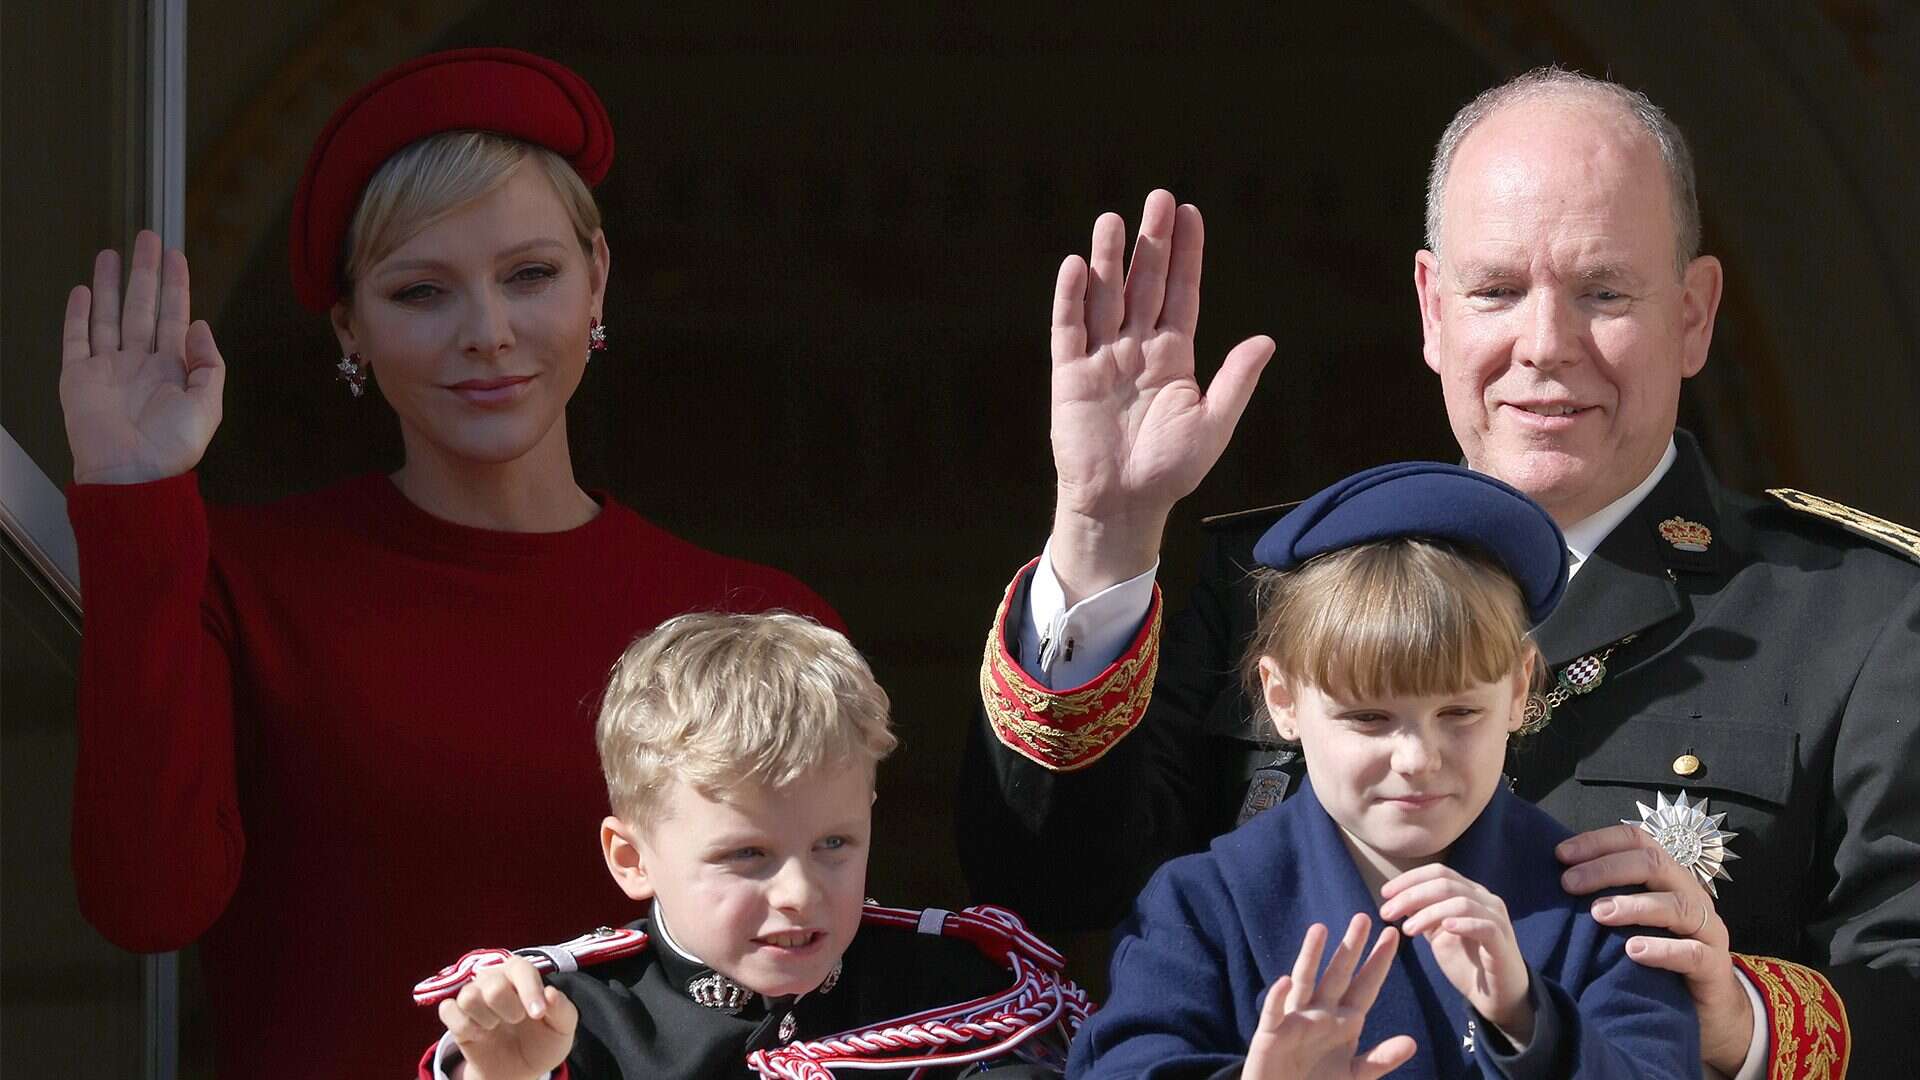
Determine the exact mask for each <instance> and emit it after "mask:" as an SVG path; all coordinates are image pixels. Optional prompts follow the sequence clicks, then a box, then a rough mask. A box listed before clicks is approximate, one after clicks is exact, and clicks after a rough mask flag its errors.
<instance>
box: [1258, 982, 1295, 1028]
mask: <svg viewBox="0 0 1920 1080" xmlns="http://www.w3.org/2000/svg"><path fill="white" fill-rule="evenodd" d="M1292 990H1293V976H1291V975H1282V976H1280V978H1279V979H1278V980H1276V981H1275V982H1274V984H1273V985H1272V986H1271V987H1269V988H1268V990H1267V1000H1266V1003H1265V1004H1263V1005H1261V1006H1260V1030H1261V1031H1263V1032H1266V1033H1267V1034H1269V1035H1270V1034H1272V1033H1274V1032H1275V1031H1278V1030H1279V1029H1280V1023H1281V1021H1283V1020H1285V1019H1286V1018H1287V994H1288V993H1289V992H1291V991H1292Z"/></svg>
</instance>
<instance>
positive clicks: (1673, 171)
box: [1427, 67, 1700, 277]
mask: <svg viewBox="0 0 1920 1080" xmlns="http://www.w3.org/2000/svg"><path fill="white" fill-rule="evenodd" d="M1549 98H1562V99H1565V98H1584V99H1586V100H1589V101H1593V100H1598V101H1600V102H1602V103H1605V104H1609V105H1612V106H1614V107H1615V108H1618V109H1619V110H1620V112H1621V114H1622V116H1624V117H1628V118H1631V119H1632V121H1633V122H1634V123H1636V124H1638V125H1639V126H1640V128H1641V129H1642V130H1644V131H1645V132H1646V133H1647V135H1648V136H1650V137H1651V138H1652V139H1653V142H1654V145H1655V146H1656V147H1657V148H1658V149H1659V151H1660V162H1661V164H1662V165H1664V166H1665V167H1666V171H1667V186H1668V189H1669V191H1670V193H1671V196H1672V197H1671V199H1670V201H1671V202H1672V204H1673V218H1674V221H1673V226H1674V254H1675V267H1676V269H1677V270H1678V271H1679V273H1680V274H1681V276H1683V277H1684V276H1685V274H1686V271H1687V264H1688V263H1691V262H1692V261H1693V258H1694V256H1696V255H1698V254H1699V253H1700V200H1699V196H1698V195H1697V194H1696V189H1695V184H1694V176H1693V151H1691V150H1689V149H1688V148H1687V139H1686V136H1684V135H1682V134H1680V129H1679V128H1678V127H1676V126H1675V125H1674V122H1673V121H1672V120H1671V119H1669V118H1668V117H1667V114H1666V112H1665V111H1663V110H1662V109H1661V108H1660V106H1658V105H1655V104H1654V103H1653V101H1652V99H1650V98H1648V97H1647V95H1645V94H1643V93H1641V92H1640V91H1638V90H1629V89H1627V88H1626V87H1624V86H1621V85H1620V84H1619V83H1616V82H1612V81H1609V80H1607V79H1596V78H1594V77H1592V76H1591V75H1582V74H1580V73H1579V72H1576V71H1567V70H1565V69H1564V68H1558V67H1541V68H1534V69H1533V70H1532V71H1529V72H1527V73H1526V74H1524V75H1519V76H1516V77H1515V78H1513V79H1511V80H1509V81H1508V82H1505V83H1502V84H1501V85H1499V86H1496V87H1494V88H1493V89H1491V90H1487V91H1485V92H1483V93H1482V94H1481V95H1480V96H1479V97H1477V98H1474V99H1473V100H1472V101H1470V102H1468V103H1467V105H1466V107H1465V108H1463V109H1461V110H1460V111H1459V112H1457V113H1455V114H1454V116H1453V122H1452V123H1450V124H1448V125H1447V130H1446V131H1444V132H1442V133H1441V135H1440V145H1439V146H1438V147H1436V148H1435V149H1434V152H1433V167H1432V168H1431V169H1430V170H1429V171H1428V173H1427V248H1428V250H1430V251H1432V252H1433V253H1434V254H1436V255H1439V254H1441V248H1440V245H1441V243H1442V242H1443V240H1444V237H1443V236H1442V231H1441V210H1442V208H1443V207H1444V206H1445V205H1446V201H1447V198H1446V197H1447V176H1448V173H1449V172H1451V170H1452V169H1453V159H1454V156H1455V155H1456V154H1458V153H1459V152H1460V144H1461V143H1463V142H1465V141H1466V139H1467V135H1468V134H1470V133H1471V132H1472V131H1473V129H1474V128H1475V127H1477V126H1479V124H1480V121H1482V120H1485V119H1486V118H1487V117H1489V116H1492V115H1493V114H1494V113H1496V112H1499V111H1500V110H1501V109H1504V108H1506V107H1507V106H1509V105H1518V104H1521V103H1522V102H1527V101H1538V100H1541V99H1549Z"/></svg>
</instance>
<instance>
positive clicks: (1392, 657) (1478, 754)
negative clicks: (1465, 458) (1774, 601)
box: [1069, 462, 1700, 1078]
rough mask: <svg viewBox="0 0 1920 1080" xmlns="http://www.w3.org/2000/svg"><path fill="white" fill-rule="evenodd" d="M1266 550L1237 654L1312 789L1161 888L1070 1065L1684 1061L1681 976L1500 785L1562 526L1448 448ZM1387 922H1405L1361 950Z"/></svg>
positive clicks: (1431, 1071)
mask: <svg viewBox="0 0 1920 1080" xmlns="http://www.w3.org/2000/svg"><path fill="white" fill-rule="evenodd" d="M1255 558H1256V559H1257V560H1258V561H1259V562H1260V563H1261V564H1262V565H1263V566H1265V567H1268V568H1269V569H1268V570H1267V571H1263V572H1262V573H1263V574H1264V575H1266V578H1267V580H1266V581H1265V582H1264V583H1263V584H1264V588H1263V590H1262V594H1261V616H1260V623H1259V630H1258V632H1257V633H1256V635H1255V637H1254V640H1253V642H1252V643H1251V646H1250V649H1249V653H1248V657H1247V663H1246V666H1245V673H1246V675H1247V677H1248V679H1249V680H1250V681H1251V682H1252V684H1253V685H1255V686H1257V688H1258V689H1259V691H1260V693H1261V696H1262V697H1263V698H1264V699H1265V701H1266V703H1267V708H1268V712H1269V714H1270V716H1271V718H1272V720H1273V724H1274V727H1275V729H1276V730H1277V732H1278V733H1279V735H1280V737H1281V738H1283V739H1285V740H1287V741H1289V742H1297V743H1298V744H1299V745H1300V746H1301V748H1302V751H1303V753H1304V755H1305V757H1306V762H1307V780H1306V783H1305V785H1304V786H1303V787H1302V789H1301V790H1300V792H1299V793H1298V794H1296V795H1294V796H1293V797H1292V798H1289V799H1287V800H1286V801H1285V802H1283V803H1281V804H1280V805H1279V806H1278V807H1276V808H1274V809H1272V810H1268V811H1266V812H1264V813H1261V814H1259V815H1257V816H1255V817H1254V818H1253V819H1252V820H1250V821H1248V822H1247V824H1246V825H1244V826H1243V827H1241V828H1240V829H1239V830H1237V831H1235V832H1233V833H1230V834H1228V835H1227V836H1224V837H1221V838H1220V839H1219V840H1217V841H1215V842H1214V844H1213V846H1212V849H1211V850H1210V851H1207V852H1204V853H1201V854H1196V855H1190V856H1187V857H1184V858H1181V859H1176V860H1174V861H1173V862H1171V863H1169V864H1167V865H1166V866H1165V867H1163V868H1162V869H1161V870H1160V872H1159V873H1158V874H1156V875H1155V877H1154V879H1153V880H1152V881H1151V882H1149V883H1148V885H1147V887H1146V889H1145V891H1144V892H1142V894H1141V896H1140V899H1139V901H1138V902H1137V904H1136V905H1135V909H1134V914H1133V916H1132V917H1131V918H1130V919H1129V920H1128V922H1127V923H1126V924H1125V925H1123V926H1122V927H1121V930H1120V934H1119V937H1118V940H1117V942H1116V947H1115V950H1114V956H1113V990H1112V999H1111V1000H1110V1001H1109V1002H1108V1004H1107V1006H1106V1008H1104V1009H1103V1010H1102V1011H1100V1012H1099V1013H1097V1014H1096V1015H1095V1016H1094V1018H1093V1019H1092V1020H1091V1021H1090V1022H1089V1023H1088V1024H1087V1026H1086V1028H1085V1029H1084V1030H1083V1031H1082V1033H1081V1037H1080V1039H1079V1040H1078V1041H1077V1042H1076V1043H1075V1045H1074V1052H1073V1058H1072V1062H1071V1064H1070V1066H1069V1075H1074V1076H1121V1075H1126V1076H1132V1075H1156V1076H1169V1075H1180V1076H1206V1075H1215V1074H1237V1075H1242V1076H1246V1077H1249V1078H1252V1077H1276V1078H1277V1077H1307V1076H1312V1077H1334V1076H1338V1077H1348V1076H1353V1077H1364V1078H1372V1077H1378V1076H1381V1075H1384V1074H1385V1073H1387V1072H1388V1071H1390V1070H1392V1069H1395V1068H1397V1067H1399V1066H1400V1065H1402V1064H1405V1063H1407V1062H1412V1063H1413V1066H1412V1068H1411V1069H1409V1070H1408V1071H1407V1073H1406V1074H1405V1075H1425V1076H1448V1077H1451V1076H1472V1075H1489V1076H1503V1077H1556V1078H1558V1077H1572V1076H1581V1077H1615V1076H1618V1077H1627V1076H1632V1077H1681V1076H1687V1077H1697V1076H1698V1075H1699V1072H1700V1066H1699V1061H1700V1056H1699V1049H1698V1042H1699V1031H1698V1023H1697V1020H1696V1018H1695V1016H1694V1013H1693V1006H1692V1004H1691V1000H1690V999H1689V997H1688V996H1687V992H1686V989H1685V987H1684V985H1683V984H1682V982H1681V980H1680V979H1679V978H1678V977H1677V976H1674V975H1672V974H1669V973H1666V972H1661V971H1656V970H1652V969H1649V968H1646V967H1644V966H1641V965H1639V964H1636V963H1634V962H1632V961H1631V960H1630V959H1628V957H1627V955H1626V952H1625V945H1626V940H1627V937H1626V935H1624V934H1621V933H1618V932H1616V931H1613V930H1610V929H1608V928H1606V927H1603V926H1601V925H1599V924H1598V923H1596V922H1594V920H1593V919H1592V918H1591V916H1590V915H1589V914H1588V903H1589V901H1588V899H1587V898H1576V897H1571V896H1568V895H1566V894H1565V893H1564V892H1563V891H1562V889H1561V887H1560V880H1559V874H1560V867H1559V863H1558V862H1557V860H1555V858H1554V856H1553V847H1554V845H1555V844H1556V843H1558V842H1559V841H1560V840H1562V839H1564V838H1566V837H1567V836H1568V835H1570V834H1569V832H1568V831H1567V830H1566V829H1565V828H1563V827H1562V826H1560V825H1559V824H1558V823H1557V822H1555V821H1553V820H1552V819H1551V818H1549V817H1548V816H1547V815H1546V814H1545V813H1543V812H1542V811H1540V810H1538V809H1536V808H1534V807H1533V806H1531V805H1529V804H1527V803H1524V802H1522V801H1521V800H1519V799H1518V798H1516V797H1514V796H1513V795H1511V794H1510V793H1509V792H1508V791H1507V790H1506V787H1505V786H1504V785H1503V784H1502V783H1501V776H1500V770H1501V764H1502V762H1503V760H1504V758H1505V754H1506V747H1507V739H1508V736H1509V734H1511V733H1513V732H1515V731H1518V730H1519V729H1520V728H1521V726H1522V723H1523V718H1524V715H1525V711H1526V702H1527V698H1528V692H1529V688H1530V686H1531V683H1532V679H1533V674H1534V672H1535V670H1536V668H1537V665H1538V660H1537V656H1536V654H1535V651H1534V647H1533V644H1532V642H1531V641H1530V640H1529V639H1528V637H1527V632H1528V628H1529V626H1531V625H1536V624H1538V623H1539V622H1540V621H1541V620H1542V619H1544V618H1545V617H1546V616H1547V614H1548V613H1549V612H1551V611H1552V609H1553V606H1554V604H1555V603H1556V602H1557V601H1558V600H1559V597H1560V593H1561V592H1562V590H1563V589H1564V588H1565V584H1566V580H1567V565H1566V549H1565V546H1564V543H1563V541H1562V538H1561V536H1560V531H1559V529H1558V528H1557V527H1556V526H1555V525H1554V523H1553V521H1552V519H1551V518H1549V517H1548V516H1547V514H1546V513H1545V511H1543V510H1541V509H1540V507H1538V506H1537V505H1535V504H1534V503H1533V502H1532V501H1531V500H1529V499H1528V498H1527V497H1526V496H1524V495H1521V494H1520V493H1519V492H1517V491H1515V490H1513V489H1512V488H1510V487H1507V486H1506V485H1505V484H1502V483H1500V482H1499V481H1497V480H1493V479H1491V478H1489V477H1486V476H1482V475H1480V474H1477V473H1473V472H1470V471H1468V470H1466V469H1462V468H1459V467H1457V466H1451V465H1440V464H1433V463H1424V462H1417V463H1408V464H1400V465H1388V466H1382V467H1380V468H1376V469H1370V470H1367V471H1365V472H1362V473H1358V474H1356V475H1354V476H1351V477H1349V478H1347V479H1346V480H1343V481H1341V482H1340V483H1338V484H1335V485H1334V486H1333V487H1330V488H1328V489H1327V490H1325V491H1322V492H1321V493H1320V494H1318V495H1316V496H1314V497H1313V498H1312V499H1309V500H1307V501H1306V502H1305V503H1302V504H1301V505H1300V506H1299V507H1297V508H1295V509H1294V510H1293V511H1292V512H1290V513H1289V514H1288V515H1287V516H1286V517H1285V518H1282V519H1281V520H1280V521H1279V522H1278V523H1277V524H1275V525H1274V527H1273V528H1272V529H1271V530H1270V531H1269V532H1268V533H1267V534H1266V536H1265V537H1264V538H1262V540H1261V542H1260V544H1259V545H1258V546H1257V547H1256V548H1255ZM1376 918H1377V919H1379V920H1380V921H1382V922H1384V923H1389V924H1398V929H1395V928H1394V927H1393V926H1389V927H1387V928H1386V929H1384V930H1382V931H1381V933H1380V936H1379V938H1378V940H1376V941H1375V943H1374V945H1373V947H1372V949H1371V950H1370V951H1366V943H1367V938H1368V936H1369V930H1370V927H1371V925H1372V921H1373V920H1374V919H1376ZM1340 924H1344V925H1345V926H1346V931H1345V933H1344V935H1343V936H1342V937H1341V940H1340V942H1339V944H1338V946H1337V947H1335V948H1334V950H1333V955H1332V957H1331V959H1330V960H1328V962H1327V963H1326V965H1325V968H1324V971H1323V970H1322V965H1321V962H1320V961H1321V958H1322V954H1323V952H1324V950H1325V948H1326V945H1327V938H1328V930H1327V927H1328V926H1329V925H1340ZM1402 935H1404V936H1405V937H1406V938H1407V939H1408V940H1409V941H1410V943H1411V947H1410V948H1407V949H1405V950H1400V949H1399V944H1400V939H1401V936H1402ZM1363 951H1366V956H1365V959H1364V960H1363V959H1362V957H1361V954H1362V952H1363ZM1396 951H1399V952H1400V957H1399V962H1398V963H1395V962H1394V959H1395V953H1396ZM1363 1042H1364V1043H1365V1044H1366V1045H1367V1047H1368V1049H1366V1050H1365V1051H1364V1052H1359V1047H1360V1045H1361V1044H1362V1043H1363Z"/></svg>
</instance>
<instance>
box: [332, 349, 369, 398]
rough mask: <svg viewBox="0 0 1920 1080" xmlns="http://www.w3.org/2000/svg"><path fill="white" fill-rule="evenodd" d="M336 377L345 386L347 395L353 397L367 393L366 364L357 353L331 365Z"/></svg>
mask: <svg viewBox="0 0 1920 1080" xmlns="http://www.w3.org/2000/svg"><path fill="white" fill-rule="evenodd" d="M333 370H334V371H335V372H336V373H337V375H336V377H337V378H338V379H339V380H340V381H341V382H343V383H346V384H347V393H349V394H352V395H353V396H354V397H359V396H360V395H362V394H364V393H366V392H367V364H366V361H364V360H362V359H360V354H359V353H349V354H347V355H346V356H343V357H341V358H340V362H339V363H337V364H335V365H333Z"/></svg>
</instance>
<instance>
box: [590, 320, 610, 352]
mask: <svg viewBox="0 0 1920 1080" xmlns="http://www.w3.org/2000/svg"><path fill="white" fill-rule="evenodd" d="M606 351H607V324H606V323H603V322H601V321H600V319H599V317H598V316H594V315H589V316H587V359H589V360H591V359H593V354H594V353H597V352H606Z"/></svg>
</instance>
